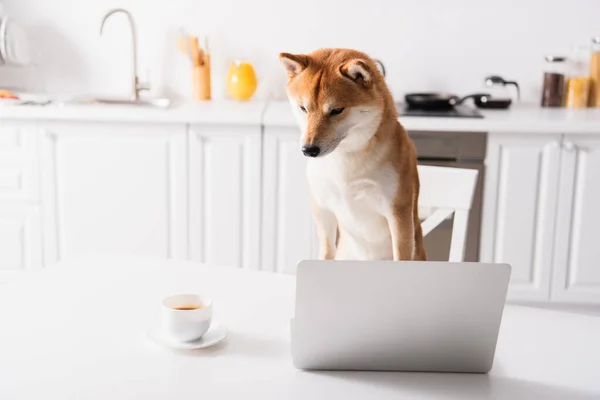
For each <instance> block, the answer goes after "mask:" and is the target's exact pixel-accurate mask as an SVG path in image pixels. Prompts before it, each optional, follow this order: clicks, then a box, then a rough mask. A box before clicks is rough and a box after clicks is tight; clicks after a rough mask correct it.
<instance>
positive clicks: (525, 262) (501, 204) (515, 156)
mask: <svg viewBox="0 0 600 400" xmlns="http://www.w3.org/2000/svg"><path fill="white" fill-rule="evenodd" d="M560 154H561V153H560V135H526V134H522V135H521V134H510V135H506V134H490V138H489V141H488V150H487V158H486V180H485V183H484V205H483V207H484V211H483V221H482V242H481V243H482V245H481V261H483V262H498V263H508V264H510V265H511V266H512V273H511V280H510V286H509V291H508V298H509V299H510V300H548V299H549V294H550V275H551V264H552V248H553V238H554V228H555V227H554V221H555V212H556V197H557V190H558V171H559V162H560Z"/></svg>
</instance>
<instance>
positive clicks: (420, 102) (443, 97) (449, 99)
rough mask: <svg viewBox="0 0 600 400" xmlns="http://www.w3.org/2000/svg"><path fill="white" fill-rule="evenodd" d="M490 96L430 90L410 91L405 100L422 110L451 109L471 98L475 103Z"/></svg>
mask: <svg viewBox="0 0 600 400" xmlns="http://www.w3.org/2000/svg"><path fill="white" fill-rule="evenodd" d="M490 97H491V96H490V95H489V94H487V93H475V94H470V95H468V96H465V97H458V96H455V95H453V94H448V93H436V92H430V93H408V94H406V95H405V96H404V100H405V101H406V104H408V106H409V107H411V108H418V109H420V110H449V109H452V108H454V106H457V105H459V104H461V103H462V102H464V101H465V100H467V99H470V98H473V99H474V100H475V103H477V102H478V101H480V100H481V99H482V98H487V99H489V98H490ZM484 102H485V101H484Z"/></svg>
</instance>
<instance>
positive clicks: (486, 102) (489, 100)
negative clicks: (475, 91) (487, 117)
mask: <svg viewBox="0 0 600 400" xmlns="http://www.w3.org/2000/svg"><path fill="white" fill-rule="evenodd" d="M473 102H474V103H475V105H476V106H477V108H485V109H489V110H492V109H494V110H501V109H507V108H508V107H510V105H511V104H512V99H509V98H496V97H493V96H490V95H479V96H475V97H473Z"/></svg>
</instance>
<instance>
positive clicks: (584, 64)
mask: <svg viewBox="0 0 600 400" xmlns="http://www.w3.org/2000/svg"><path fill="white" fill-rule="evenodd" d="M589 61H590V50H589V47H588V46H574V47H573V49H572V54H571V56H570V57H569V61H568V67H569V68H568V69H569V71H568V76H567V88H566V92H565V107H567V108H585V107H587V105H588V101H589V93H590V78H589V73H588V71H589V69H590V66H589Z"/></svg>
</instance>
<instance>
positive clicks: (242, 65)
mask: <svg viewBox="0 0 600 400" xmlns="http://www.w3.org/2000/svg"><path fill="white" fill-rule="evenodd" d="M257 86H258V83H257V80H256V73H255V72H254V67H253V66H252V64H251V63H249V62H246V61H241V60H235V61H233V62H232V63H231V64H230V65H229V71H228V73H227V92H228V93H229V95H230V96H231V97H232V98H234V99H236V100H249V99H250V98H251V97H252V95H253V94H254V92H255V91H256V87H257Z"/></svg>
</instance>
